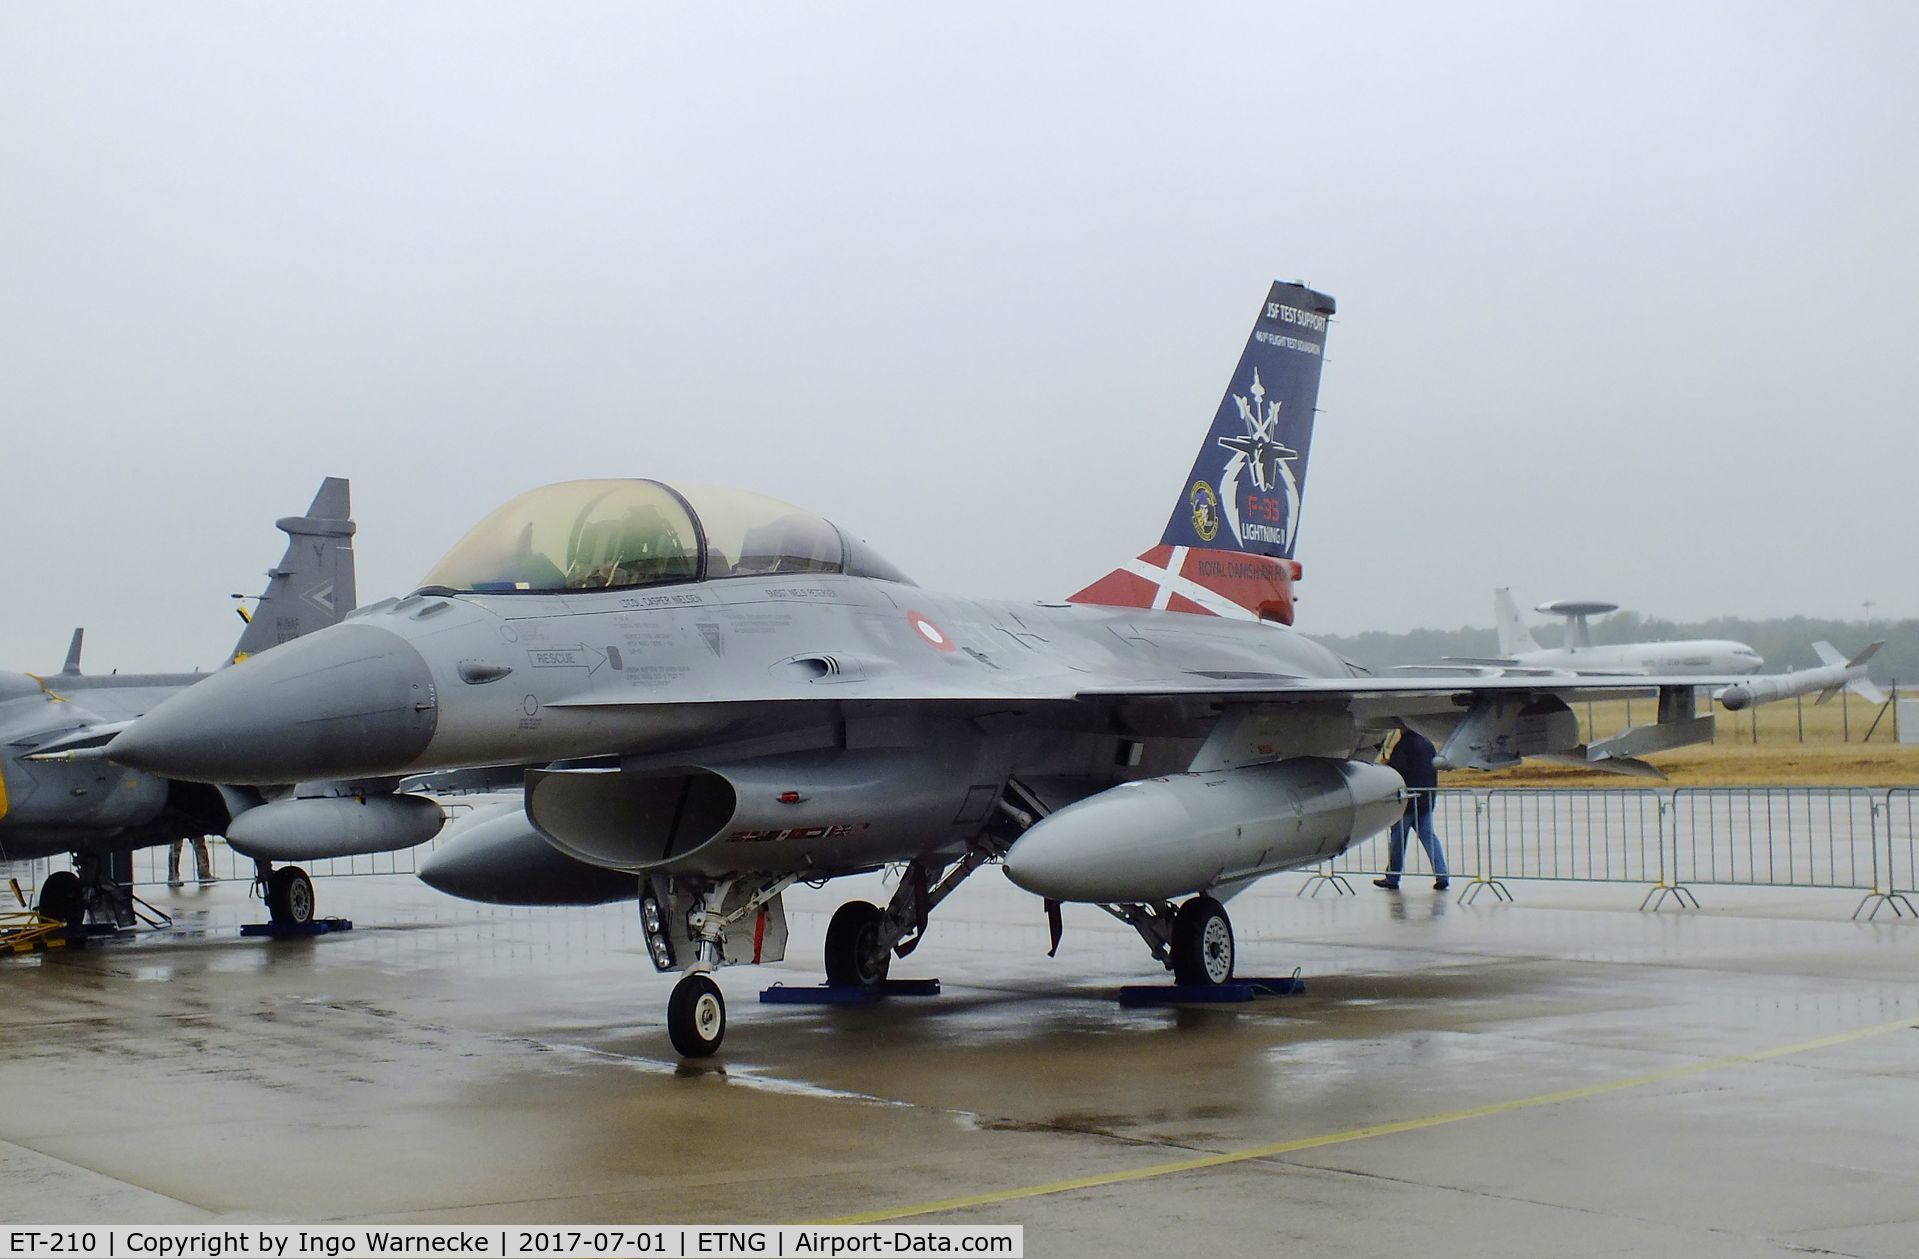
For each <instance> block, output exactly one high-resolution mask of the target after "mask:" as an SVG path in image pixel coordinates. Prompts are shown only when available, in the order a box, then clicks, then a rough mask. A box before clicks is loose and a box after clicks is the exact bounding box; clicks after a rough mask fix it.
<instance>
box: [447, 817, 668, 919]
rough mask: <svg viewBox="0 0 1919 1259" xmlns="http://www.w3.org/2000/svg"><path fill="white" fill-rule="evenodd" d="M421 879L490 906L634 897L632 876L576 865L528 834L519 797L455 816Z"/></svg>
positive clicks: (606, 901) (533, 833) (529, 829)
mask: <svg viewBox="0 0 1919 1259" xmlns="http://www.w3.org/2000/svg"><path fill="white" fill-rule="evenodd" d="M420 881H421V882H422V883H425V884H426V885H427V886H428V887H431V888H434V889H435V890H437V891H441V892H445V893H446V894H447V895H448V896H458V897H460V898H462V899H464V900H469V901H482V902H484V903H486V904H489V905H606V904H610V903H611V902H613V901H630V900H634V899H636V898H637V897H638V895H639V886H640V885H639V880H638V879H636V878H634V876H632V875H631V874H625V873H622V872H621V871H618V870H608V869H606V868H605V867H603V866H591V865H588V864H587V863H586V862H584V861H575V860H574V859H573V858H571V857H569V856H567V855H566V854H565V853H562V852H561V851H559V849H557V848H555V847H553V845H551V844H549V843H547V842H546V837H545V836H543V835H541V834H540V833H539V832H538V831H536V830H534V829H533V823H531V822H529V821H527V819H526V802H525V801H524V800H523V799H522V798H521V796H520V793H519V792H517V791H516V792H513V793H512V795H511V796H510V797H509V798H507V799H504V800H495V801H493V802H492V803H489V804H484V805H481V806H480V807H478V808H475V809H474V810H473V811H472V812H470V813H465V814H462V815H460V816H458V817H455V818H454V819H453V820H452V821H451V822H448V823H447V827H446V829H445V830H444V831H442V832H441V833H440V842H439V844H438V845H436V846H435V847H434V849H433V851H432V852H431V853H428V854H427V856H426V859H425V860H424V861H422V862H421V863H420Z"/></svg>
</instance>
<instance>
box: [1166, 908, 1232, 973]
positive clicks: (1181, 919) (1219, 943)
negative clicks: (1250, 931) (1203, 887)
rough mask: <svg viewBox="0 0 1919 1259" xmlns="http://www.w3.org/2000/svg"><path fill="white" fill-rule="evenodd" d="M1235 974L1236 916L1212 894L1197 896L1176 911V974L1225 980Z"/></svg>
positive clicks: (1174, 932)
mask: <svg viewBox="0 0 1919 1259" xmlns="http://www.w3.org/2000/svg"><path fill="white" fill-rule="evenodd" d="M1232 977H1233V920H1232V919H1230V918H1228V917H1227V916H1226V907H1225V906H1224V905H1222V904H1220V903H1219V902H1218V901H1216V900H1214V899H1213V898H1212V897H1210V896H1195V897H1194V898H1193V899H1191V900H1189V901H1187V902H1186V903H1185V904H1184V905H1181V906H1180V907H1179V912H1178V913H1177V914H1175V915H1173V978H1174V980H1176V981H1177V982H1179V983H1182V984H1223V983H1225V982H1226V981H1227V980H1229V979H1231V978H1232Z"/></svg>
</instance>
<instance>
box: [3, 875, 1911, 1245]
mask: <svg viewBox="0 0 1919 1259" xmlns="http://www.w3.org/2000/svg"><path fill="white" fill-rule="evenodd" d="M1298 886H1299V882H1298V881H1297V880H1288V879H1279V880H1272V881H1269V883H1268V884H1265V885H1262V886H1261V887H1259V888H1257V889H1255V890H1254V891H1253V892H1251V893H1248V894H1246V895H1245V896H1242V897H1240V898H1239V899H1237V900H1235V901H1234V902H1233V903H1232V907H1231V908H1232V911H1233V915H1234V920H1235V923H1236V926H1237V928H1238V932H1239V939H1240V959H1241V960H1240V967H1241V969H1242V971H1245V972H1248V973H1263V974H1287V973H1291V971H1292V969H1293V968H1294V967H1295V966H1298V967H1302V968H1303V973H1304V974H1305V976H1306V979H1307V990H1306V992H1305V993H1304V994H1303V995H1299V996H1293V997H1283V998H1272V999H1267V1000H1261V1001H1257V1002H1254V1003H1251V1004H1249V1005H1241V1006H1232V1007H1219V1008H1193V1007H1183V1008H1173V1009H1124V1010H1123V1009H1121V1008H1120V1007H1119V1006H1118V1005H1117V1004H1116V1002H1115V1001H1114V1000H1113V997H1114V992H1115V989H1116V988H1117V987H1118V985H1120V984H1122V983H1137V982H1143V981H1150V979H1151V978H1152V969H1151V965H1150V963H1149V962H1148V960H1147V958H1146V955H1145V951H1144V949H1143V947H1142V946H1140V944H1139V942H1138V941H1137V939H1136V938H1135V937H1133V936H1132V935H1131V934H1130V932H1128V931H1127V930H1126V929H1125V928H1123V927H1120V926H1119V925H1118V924H1116V923H1113V922H1112V921H1111V920H1110V919H1107V918H1106V917H1105V916H1104V915H1102V914H1099V913H1098V912H1097V911H1075V910H1069V911H1068V915H1067V931H1066V936H1065V942H1064V946H1063V947H1062V949H1061V952H1060V956H1059V958H1057V959H1055V960H1048V959H1047V958H1046V957H1045V949H1046V925H1045V921H1044V918H1043V917H1042V915H1041V914H1040V912H1039V909H1038V907H1037V905H1036V903H1034V902H1033V901H1032V900H1031V899H1030V898H1028V897H1025V896H1024V895H1022V894H1019V893H1017V892H1015V891H1014V890H1012V889H1011V888H1010V887H1009V886H1008V885H1006V884H1005V883H1004V882H1003V880H1001V878H1000V877H999V875H998V874H997V873H996V872H992V871H988V872H987V873H985V874H983V875H982V876H981V877H980V878H978V879H977V880H975V881H974V882H973V883H971V884H969V885H968V886H967V887H966V888H965V889H964V890H963V891H962V892H961V893H960V894H959V895H957V896H956V897H955V898H953V900H952V901H950V902H948V904H947V906H945V908H944V910H943V911H942V914H941V915H940V916H939V917H936V919H935V921H934V925H933V929H932V931H931V932H930V933H929V935H928V938H927V941H926V944H925V945H924V947H923V948H922V949H921V950H920V951H919V952H917V953H915V954H914V955H913V957H912V958H911V959H909V960H908V961H905V962H899V963H896V965H895V973H896V974H897V975H909V974H910V975H937V976H938V977H939V978H940V979H941V980H942V981H943V982H944V985H945V992H944V994H943V995H941V996H939V997H936V998H932V999H926V1000H900V1001H893V1002H889V1003H886V1004H883V1005H880V1006H875V1007H867V1008H846V1007H804V1006H801V1007H793V1006H760V1005H758V1004H757V1003H756V1001H755V994H756V993H757V991H758V989H759V988H761V987H764V986H766V985H767V984H770V983H772V982H776V981H778V982H785V983H788V984H794V983H814V982H817V981H818V971H817V966H818V957H819V948H820V938H821V935H822V933H823V932H824V928H825V920H826V915H827V914H828V913H829V912H830V911H831V909H832V908H833V906H834V905H836V904H837V903H839V901H841V900H844V899H849V898H851V897H853V896H854V895H864V896H868V897H875V896H878V897H883V896H884V890H883V889H881V888H879V887H878V886H877V884H876V883H875V882H874V881H871V880H868V881H863V882H862V883H861V884H860V885H858V886H855V885H853V884H845V885H839V886H835V887H831V888H828V889H826V890H824V891H819V892H814V891H803V892H801V893H800V894H799V895H798V896H796V897H795V898H794V901H793V905H792V912H791V915H790V917H791V921H792V927H793V941H792V946H791V949H790V954H789V956H790V958H791V961H790V962H789V963H787V964H784V965H781V966H777V967H769V968H765V969H764V970H759V971H755V970H751V969H745V968H742V969H737V970H729V971H727V972H725V973H724V974H723V976H722V977H721V979H722V986H723V987H724V989H725V991H726V993H727V995H728V998H729V1001H730V1014H731V1020H730V1026H729V1032H728V1039H727V1043H726V1046H725V1048H724V1049H723V1051H722V1053H721V1055H720V1056H719V1057H718V1058H717V1059H715V1060H712V1061H710V1062H706V1063H698V1064H682V1063H680V1062H679V1061H678V1060H677V1059H676V1058H675V1057H674V1056H673V1054H672V1051H671V1049H670V1048H669V1046H668V1045H667V1042H666V1036H665V1033H664V1030H663V1027H662V1026H661V1020H662V1011H663V1007H664V1003H665V1000H666V994H667V991H668V989H669V987H670V985H671V981H670V979H666V978H662V977H659V976H656V975H654V974H653V972H652V970H651V967H650V966H649V965H648V964H647V962H646V959H645V956H644V951H643V945H642V940H641V938H640V934H639V931H638V928H637V923H636V922H635V921H634V915H633V914H632V912H631V911H630V910H629V909H627V908H625V907H620V906H613V907H607V908H604V909H599V910H590V911H584V910H554V911H536V910H504V909H497V908H491V907H483V906H474V905H468V904H464V903H462V902H458V901H454V900H450V899H448V898H445V897H442V896H439V895H437V894H436V893H433V892H431V891H429V890H428V889H426V888H424V887H422V886H420V885H419V884H417V883H415V882H413V881H412V880H411V879H408V878H403V877H396V878H369V879H337V880H331V881H328V882H327V883H326V884H324V885H323V887H322V895H323V897H324V898H325V907H326V909H327V910H328V911H329V912H334V913H342V914H345V915H347V916H350V917H352V918H354V919H355V920H356V921H357V923H358V927H357V929H356V930H354V931H352V932H348V933H344V934H341V935H337V936H327V937H322V938H319V939H315V940H309V941H300V942H274V941H266V940H254V939H242V938H240V937H239V936H238V933H237V929H238V925H239V924H240V923H241V922H244V921H250V920H252V918H254V917H255V916H256V915H257V912H258V910H257V905H256V904H254V903H250V902H248V901H247V899H246V897H245V895H244V889H243V888H242V887H240V886H239V885H232V884H222V885H219V886H216V887H213V888H209V889H201V888H188V889H182V890H181V891H180V892H177V893H169V894H165V895H164V897H163V907H164V908H167V909H169V910H170V912H173V913H174V914H175V919H176V926H175V928H174V929H173V930H170V931H167V932H160V933H152V934H147V935H143V936H139V937H135V938H133V939H129V940H123V941H116V942H112V943H109V944H107V945H104V946H101V947H96V948H91V949H87V950H84V951H80V952H75V953H71V954H64V955H62V954H48V955H45V956H39V957H26V958H21V959H14V960H10V961H7V962H5V963H4V964H0V998H3V999H0V1062H3V1063H4V1064H5V1065H4V1070H3V1071H0V1219H5V1220H8V1221H29V1220H31V1221H43V1222H44V1221H124V1222H158V1221H181V1222H186V1221H196V1220H202V1219H207V1218H212V1217H219V1216H228V1217H238V1218H247V1219H294V1220H316V1221H317V1220H363V1219H376V1218H377V1219H410V1220H421V1221H446V1220H471V1221H508V1220H512V1221H529V1222H534V1221H538V1222H546V1221H552V1222H563V1221H580V1222H586V1221H643V1220H800V1219H811V1218H824V1217H843V1216H850V1215H856V1214H860V1213H865V1212H880V1213H890V1212H896V1211H902V1210H912V1209H914V1208H916V1207H919V1206H921V1205H923V1204H927V1203H938V1202H948V1201H951V1200H954V1199H967V1198H983V1200H980V1201H976V1202H975V1203H974V1204H973V1205H967V1206H962V1207H954V1208H949V1209H947V1210H946V1211H944V1212H943V1213H935V1214H933V1215H931V1216H928V1217H926V1218H928V1219H933V1220H938V1219H941V1218H969V1219H981V1220H998V1221H1006V1222H1015V1223H1024V1224H1026V1225H1027V1226H1028V1232H1027V1245H1028V1248H1029V1253H1033V1254H1036V1255H1052V1254H1094V1253H1104V1252H1107V1251H1114V1250H1118V1251H1122V1252H1125V1253H1167V1252H1170V1251H1174V1250H1188V1249H1193V1248H1199V1247H1203V1248H1204V1250H1205V1251H1206V1253H1208V1254H1228V1255H1230V1254H1271V1253H1274V1252H1275V1250H1276V1249H1277V1250H1288V1249H1298V1250H1301V1251H1302V1252H1309V1253H1310V1252H1317V1251H1319V1250H1347V1251H1356V1252H1362V1253H1367V1252H1375V1251H1384V1250H1387V1249H1389V1248H1398V1247H1402V1246H1417V1247H1418V1248H1420V1249H1423V1250H1426V1251H1437V1252H1438V1253H1457V1252H1463V1251H1467V1250H1471V1251H1472V1252H1473V1253H1475V1254H1504V1253H1511V1254H1527V1255H1536V1254H1585V1253H1593V1254H1601V1253H1604V1254H1614V1253H1630V1252H1638V1253H1647V1254H1665V1253H1675V1252H1679V1251H1684V1252H1686V1253H1688V1254H1702V1255H1718V1254H1729V1255H1730V1254H1770V1253H1778V1252H1781V1251H1787V1250H1804V1249H1822V1250H1828V1251H1832V1252H1835V1253H1842V1254H1887V1255H1892V1254H1899V1255H1909V1254H1911V1253H1914V1252H1915V1251H1919V1152H1916V1151H1919V1146H1915V1143H1913V1142H1912V1141H1911V1140H1910V1132H1911V1130H1912V1127H1913V1124H1914V1123H1915V1121H1919V1031H1914V1030H1900V1029H1902V1028H1904V1027H1905V1025H1907V1024H1919V983H1915V981H1914V977H1915V976H1919V926H1915V925H1914V924H1911V923H1910V922H1907V923H1898V922H1892V923H1889V922H1886V921H1883V920H1882V921H1880V922H1878V923H1855V922H1851V921H1849V920H1848V919H1847V918H1846V914H1847V913H1849V912H1850V909H1851V904H1850V902H1849V901H1847V902H1846V903H1843V904H1841V903H1839V900H1840V899H1843V898H1839V899H1831V900H1829V899H1822V898H1820V897H1818V896H1816V895H1813V894H1806V893H1796V894H1787V893H1763V892H1752V893H1741V894H1738V895H1737V896H1734V895H1733V894H1731V893H1722V894H1721V895H1720V896H1719V897H1717V898H1715V901H1716V903H1715V904H1714V905H1713V906H1712V907H1711V908H1709V910H1708V911H1707V912H1702V913H1693V912H1688V913H1684V914H1675V913H1667V914H1664V915H1653V914H1640V913H1636V912H1633V910H1632V906H1633V905H1634V904H1636V902H1637V898H1638V895H1639V894H1640V893H1639V892H1636V891H1632V890H1629V889H1622V888H1610V889H1608V888H1578V887H1554V888H1550V889H1546V890H1543V891H1534V890H1533V889H1529V888H1521V889H1519V891H1520V897H1521V899H1520V901H1519V903H1517V904H1514V905H1498V904H1491V903H1485V902H1482V903H1479V904H1474V905H1469V906H1461V905H1458V904H1456V903H1454V901H1453V899H1451V898H1448V897H1443V896H1439V895H1435V894H1434V893H1432V892H1431V891H1430V890H1428V888H1427V887H1426V886H1425V885H1419V886H1414V885H1412V884H1410V883H1409V884H1408V885H1407V890H1404V891H1402V892H1399V893H1397V894H1388V893H1385V892H1380V891H1377V890H1376V889H1372V888H1365V887H1362V888H1361V889H1359V894H1358V895H1355V896H1349V897H1335V896H1324V895H1323V896H1320V897H1318V898H1303V899H1301V898H1295V897H1294V895H1293V891H1294V889H1295V888H1297V887H1298ZM1456 890H1457V889H1456ZM1861 1029H1865V1030H1863V1031H1861ZM1854 1032H1859V1034H1858V1035H1856V1036H1851V1038H1850V1039H1841V1040H1830V1039H1829V1038H1832V1037H1835V1036H1840V1035H1846V1034H1850V1033H1854ZM1815 1042H1817V1043H1815ZM1785 1047H1792V1049H1793V1052H1790V1053H1786V1054H1783V1055H1782V1056H1778V1057H1771V1058H1764V1059H1762V1060H1746V1059H1745V1056H1749V1055H1754V1054H1760V1053H1765V1052H1768V1051H1773V1050H1779V1049H1781V1048H1785ZM1567 1090H1575V1091H1579V1090H1583V1091H1584V1092H1583V1093H1582V1094H1581V1095H1579V1096H1576V1097H1573V1098H1570V1099H1567V1098H1564V1097H1563V1096H1559V1095H1562V1094H1564V1093H1565V1092H1566V1091H1567ZM1556 1096H1559V1099H1558V1100H1553V1098H1554V1097H1556ZM1542 1099H1545V1100H1542ZM1415 1120H1428V1121H1431V1122H1428V1123H1425V1125H1424V1126H1419V1125H1416V1124H1409V1121H1415ZM1379 1126H1386V1127H1387V1128H1388V1129H1389V1130H1388V1131H1385V1132H1378V1133H1374V1132H1372V1131H1371V1130H1372V1129H1373V1128H1375V1127H1379ZM1355 1134H1357V1135H1355ZM1275 1145H1283V1146H1286V1147H1287V1148H1286V1149H1285V1150H1283V1151H1279V1152H1269V1153H1259V1151H1262V1150H1267V1149H1268V1147H1273V1146H1275ZM1248 1151H1251V1152H1253V1153H1252V1154H1250V1155H1248V1156H1246V1157H1243V1158H1240V1159H1239V1161H1233V1162H1227V1163H1224V1164H1221V1165H1217V1166H1210V1167H1206V1168H1202V1169H1197V1170H1195V1169H1190V1168H1189V1169H1185V1170H1175V1169H1174V1168H1175V1166H1176V1165H1179V1164H1180V1163H1181V1160H1190V1159H1191V1158H1192V1157H1193V1156H1195V1155H1237V1154H1240V1153H1243V1152H1248ZM1131 1176H1139V1177H1141V1178H1139V1179H1125V1177H1131ZM1082 1177H1090V1178H1092V1180H1093V1182H1094V1183H1092V1184H1090V1185H1086V1186H1084V1187H1080V1188H1075V1189H1070V1190H1068V1189H1059V1188H1057V1185H1058V1182H1061V1181H1064V1180H1069V1179H1073V1178H1082ZM1035 1186H1042V1187H1043V1186H1054V1187H1055V1188H1052V1189H1048V1190H1045V1191H1043V1192H1040V1193H1039V1194H1038V1196H1021V1195H1024V1194H1027V1193H1029V1192H1031V1191H1032V1190H1033V1188H1034V1187H1035Z"/></svg>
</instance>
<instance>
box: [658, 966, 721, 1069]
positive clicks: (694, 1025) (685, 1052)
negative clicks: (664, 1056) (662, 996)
mask: <svg viewBox="0 0 1919 1259" xmlns="http://www.w3.org/2000/svg"><path fill="white" fill-rule="evenodd" d="M666 1034H667V1036H668V1037H670V1038H671V1039H672V1041H673V1048H675V1049H677V1050H679V1051H680V1056H681V1057H682V1058H705V1057H708V1056H709V1055H711V1054H712V1052H713V1051H714V1050H715V1049H718V1048H719V1047H720V1042H721V1041H722V1040H724V1039H726V998H725V997H723V996H721V995H720V986H719V985H718V984H716V983H714V982H713V981H712V980H711V979H709V978H707V977H706V976H705V975H688V976H686V977H685V978H684V979H681V980H680V982H679V983H677V984H674V985H673V995H672V996H671V997H669V998H668V999H667V1002H666Z"/></svg>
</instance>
